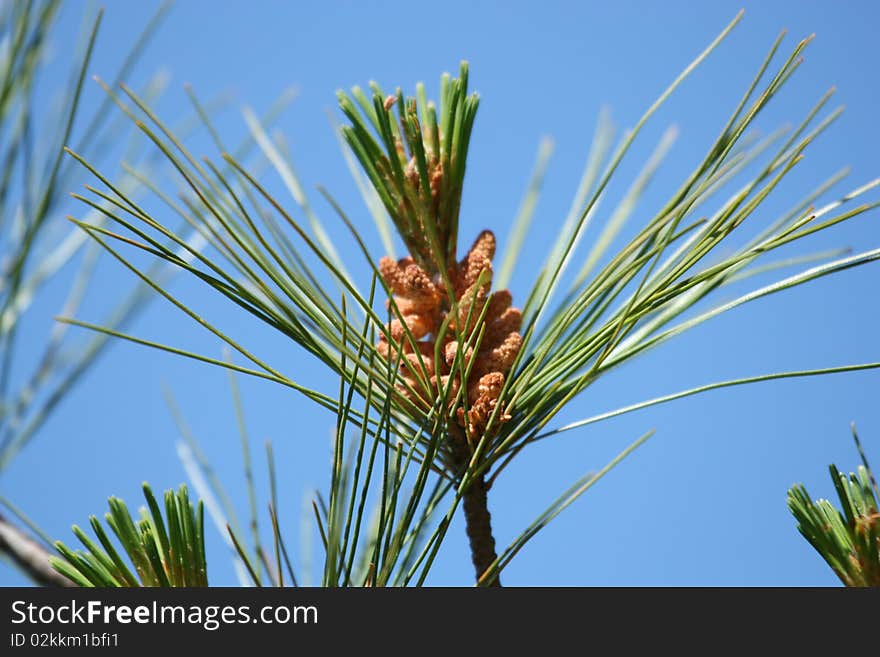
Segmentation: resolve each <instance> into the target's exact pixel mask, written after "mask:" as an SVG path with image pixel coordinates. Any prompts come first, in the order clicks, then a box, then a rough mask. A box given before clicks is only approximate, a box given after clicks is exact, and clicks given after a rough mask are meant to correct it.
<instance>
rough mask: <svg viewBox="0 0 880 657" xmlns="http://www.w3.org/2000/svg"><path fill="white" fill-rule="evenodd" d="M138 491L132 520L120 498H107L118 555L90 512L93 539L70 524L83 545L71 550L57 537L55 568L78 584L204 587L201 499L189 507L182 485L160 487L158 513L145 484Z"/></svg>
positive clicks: (109, 522)
mask: <svg viewBox="0 0 880 657" xmlns="http://www.w3.org/2000/svg"><path fill="white" fill-rule="evenodd" d="M143 492H144V498H145V499H146V502H147V506H146V507H144V508H141V512H140V519H139V520H137V521H136V520H134V519H133V518H132V516H131V514H130V513H129V510H128V507H127V506H126V505H125V502H123V501H122V500H120V499H119V498H116V497H111V498H110V499H109V500H108V503H109V506H110V512H109V513H107V514H105V516H104V519H105V522H106V523H107V525H108V526H109V527H110V531H111V532H112V535H113V536H115V537H116V540H117V542H118V544H119V545H120V546H121V547H122V553H121V554H120V552H119V551H118V550H117V549H116V547H115V546H114V544H113V541H112V540H111V536H110V534H108V532H107V531H106V530H105V529H104V527H103V526H102V524H101V522H100V521H99V520H98V518H97V517H95V516H91V517H90V518H89V524H90V526H91V528H92V531H93V532H94V534H95V536H96V537H97V540H98V542H97V543H96V542H95V541H94V540H93V539H91V538H89V536H88V535H87V534H86V533H85V532H84V531H83V530H82V529H80V528H79V527H77V526H76V525H74V527H73V533H74V535H75V536H76V537H77V538H78V539H79V541H80V543H82V544H83V546H84V547H85V548H86V549H85V551H83V550H74V549H71V548H69V547H67V545H65V544H64V543H63V542H61V541H57V542H56V543H55V547H56V549H57V550H58V552H59V553H60V554H61V557H62V558H57V557H53V558H52V565H53V566H54V567H55V569H56V570H57V571H58V572H60V573H61V574H63V575H65V576H66V577H68V578H70V579H71V580H73V581H74V582H76V583H77V584H79V585H80V586H101V587H120V586H125V587H127V586H163V587H168V586H175V587H176V586H207V585H208V574H207V565H206V561H205V535H204V515H205V513H204V505H203V504H202V502H201V501H199V502H198V504H197V505H196V506H195V507H194V506H193V504H192V502H190V499H189V494H188V493H187V490H186V486H181V487H180V488H179V489H178V490H177V491H176V492H175V491H172V490H168V491H165V496H164V516H163V513H162V509H161V508H160V507H159V503H158V502H157V500H156V498H155V496H154V495H153V491H152V490H151V489H150V486H149V485H148V484H146V483H145V484H144V485H143ZM123 555H124V556H125V557H127V558H128V562H126V561H125V559H124V558H123Z"/></svg>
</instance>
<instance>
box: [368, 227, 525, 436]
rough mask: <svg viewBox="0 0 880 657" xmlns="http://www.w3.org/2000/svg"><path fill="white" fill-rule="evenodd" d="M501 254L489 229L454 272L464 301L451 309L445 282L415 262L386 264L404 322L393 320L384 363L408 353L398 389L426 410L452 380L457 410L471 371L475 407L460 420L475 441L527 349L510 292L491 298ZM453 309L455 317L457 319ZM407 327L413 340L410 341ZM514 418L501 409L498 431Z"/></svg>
mask: <svg viewBox="0 0 880 657" xmlns="http://www.w3.org/2000/svg"><path fill="white" fill-rule="evenodd" d="M494 255H495V236H494V235H493V234H492V233H491V232H490V231H488V230H486V231H483V232H482V233H480V235H479V237H477V239H476V241H475V242H474V244H473V246H472V247H471V248H470V250H469V251H468V253H467V255H466V256H465V257H464V258H463V259H462V260H461V262H459V263H457V264H456V265H455V266H454V267H453V268H452V269H451V271H449V272H448V279H449V283H450V284H451V285H452V288H453V289H452V295H454V298H455V299H456V301H457V303H456V304H455V306H452V305H451V304H450V294H449V292H448V291H447V290H446V285H445V284H444V282H443V281H442V280H440V277H439V276H437V277H432V276H430V275H429V274H428V273H427V272H426V271H425V270H424V269H422V268H421V267H420V266H419V265H417V264H416V263H415V261H414V260H413V259H412V258H409V257H407V258H403V259H402V260H398V261H395V260H394V259H392V258H388V257H385V258H382V260H380V261H379V272H380V274H381V275H382V278H383V279H384V280H385V283H386V284H387V285H388V288H389V289H390V290H391V292H392V294H393V297H394V303H395V304H396V306H397V308H398V310H399V313H400V317H401V318H402V320H403V321H402V322H401V320H400V319H394V320H392V321H391V323H390V325H389V326H388V333H389V334H390V342H389V340H388V339H387V338H386V336H383V337H382V339H381V340H380V341H379V344H378V345H377V350H378V351H379V353H380V354H381V355H382V356H383V357H384V358H391V359H396V358H397V357H398V355H399V354H400V353H402V359H401V361H400V363H401V364H400V376H401V379H402V382H401V384H400V385H399V386H398V390H399V391H400V393H401V394H402V395H403V396H404V397H406V398H407V399H409V400H410V401H411V402H413V403H414V404H415V405H416V406H417V407H419V408H421V409H424V410H427V409H429V408H431V407H432V406H434V403H435V401H436V400H437V399H438V397H439V396H440V395H441V392H440V391H441V390H443V391H445V390H446V389H447V387H448V386H449V385H450V379H451V386H452V387H451V389H450V391H449V394H448V396H447V397H446V399H447V400H448V402H447V403H448V405H449V406H450V407H452V406H453V404H455V400H456V399H457V398H459V394H458V393H459V391H460V389H461V387H462V377H461V372H462V369H463V368H464V370H465V371H466V372H467V390H466V393H467V410H465V406H464V404H463V403H462V400H460V399H459V403H458V404H455V413H454V415H455V420H456V422H457V423H458V425H460V426H461V427H462V428H465V429H466V430H467V436H468V438H470V439H471V440H474V439H479V438H480V437H482V436H483V434H484V433H485V431H486V428H487V423H488V422H489V419H490V417H491V416H492V414H493V412H494V411H495V407H496V405H497V404H498V397H499V395H500V393H501V389H502V386H503V385H504V380H505V377H506V376H507V375H508V374H509V372H510V368H511V366H512V365H513V362H514V360H515V359H516V356H517V354H518V353H519V349H520V347H521V345H522V336H521V335H520V333H519V329H520V326H521V324H522V312H521V311H520V310H519V309H518V308H513V307H512V306H511V301H512V297H511V294H510V292H509V291H508V290H497V291H496V292H494V293H491V294H490V290H491V287H492V258H493V257H494ZM484 272H485V273H484ZM481 274H482V275H481ZM487 304H488V307H486V306H487ZM453 307H454V308H455V311H453V310H452V308H453ZM484 310H485V314H483V312H484ZM453 312H454V316H449V315H450V314H451V313H453ZM481 316H482V322H481V321H480V320H481ZM444 323H445V324H446V325H445V327H444ZM404 324H405V325H406V328H404ZM482 324H485V330H484V333H483V336H482V339H481V340H480V341H479V345H478V346H479V348H478V349H477V350H476V353H474V351H475V350H474V348H473V346H474V345H475V344H477V336H478V335H479V329H481V326H482ZM441 327H443V330H442V331H441ZM406 329H409V332H410V333H411V334H412V338H413V340H410V338H409V337H408V336H407V334H406ZM459 335H461V336H462V338H463V340H462V344H463V345H464V346H466V347H467V352H466V353H463V354H462V355H461V356H458V354H459V350H460V349H462V348H463V347H462V345H460V344H459V341H458V336H459ZM413 341H415V347H414V346H413ZM438 342H439V344H438ZM438 347H439V349H438ZM416 350H418V353H416ZM436 354H439V359H438V358H436ZM457 356H458V362H456V357H457ZM462 366H463V367H462ZM453 370H454V371H453ZM447 410H450V411H451V410H452V408H448V409H447ZM509 418H510V416H509V415H508V414H507V413H506V412H505V409H504V408H501V409H499V411H498V414H497V415H496V419H495V422H494V425H493V426H495V427H497V426H499V425H500V424H501V423H503V422H506V421H507V420H508V419H509Z"/></svg>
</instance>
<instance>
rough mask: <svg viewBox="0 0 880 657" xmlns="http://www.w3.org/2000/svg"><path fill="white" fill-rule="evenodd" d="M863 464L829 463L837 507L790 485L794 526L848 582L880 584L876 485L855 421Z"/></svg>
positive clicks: (879, 517)
mask: <svg viewBox="0 0 880 657" xmlns="http://www.w3.org/2000/svg"><path fill="white" fill-rule="evenodd" d="M853 437H854V438H855V440H856V445H857V447H858V449H859V453H860V454H861V456H862V465H860V466H859V467H858V470H857V471H856V472H850V473H849V475H848V476H847V475H846V474H844V473H842V472H840V470H838V469H837V467H836V466H835V465H834V464H832V465H830V466H828V469H829V472H830V474H831V481H832V483H833V484H834V489H835V491H836V492H837V497H838V500H839V501H840V508H839V509H837V508H835V507H834V505H833V504H832V503H831V502H829V501H828V500H825V499H819V500H816V501H813V499H812V498H811V497H810V495H809V493H807V489H806V488H805V487H804V485H803V484H797V485H795V486H793V487H792V488H791V489H789V491H788V508H789V510H790V511H791V513H792V515H794V517H795V519H796V520H797V522H798V531H799V532H800V533H801V535H802V536H803V537H804V538H805V539H807V541H808V542H809V543H810V545H812V546H813V548H814V549H815V550H816V552H818V553H819V555H820V556H821V557H822V558H823V559H824V560H825V561H826V562H827V563H828V565H829V566H830V567H831V569H832V570H833V571H834V574H835V575H837V576H838V577H839V578H840V581H842V582H843V583H844V584H845V585H846V586H880V490H878V488H877V480H876V479H875V478H874V473H873V472H872V471H871V467H870V466H869V465H868V461H867V459H866V458H865V455H864V452H863V451H862V449H861V445H860V444H859V440H858V434H856V430H855V427H853Z"/></svg>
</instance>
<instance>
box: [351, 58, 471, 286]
mask: <svg viewBox="0 0 880 657" xmlns="http://www.w3.org/2000/svg"><path fill="white" fill-rule="evenodd" d="M440 85H441V86H440V89H441V91H440V98H441V100H440V116H439V121H438V116H437V107H436V105H435V104H434V102H433V101H427V100H426V98H425V89H424V86H423V85H422V84H419V85H417V87H416V95H415V96H404V94H403V92H402V91H401V90H400V89H398V90H397V92H396V93H395V94H394V95H391V96H385V95H384V94H383V93H382V90H381V89H380V88H379V86H378V85H377V84H376V83H375V82H372V83H370V89H371V91H372V93H373V95H372V98H371V99H368V98H367V96H366V94H365V93H364V92H363V90H362V89H360V88H359V87H354V88H353V89H352V90H351V96H348V95H346V94H345V93H344V92H342V91H340V92H339V93H338V98H339V107H340V108H341V110H342V112H343V114H345V116H346V117H347V118H348V120H349V121H350V122H351V125H349V126H344V127H343V128H342V129H341V131H342V135H343V137H344V138H345V141H346V142H347V143H348V145H349V147H350V148H351V150H352V152H353V153H354V154H355V156H356V157H357V159H358V161H359V162H360V164H361V166H362V167H363V169H364V172H365V173H366V175H367V177H368V178H369V180H370V182H371V183H372V184H373V187H374V189H375V190H376V192H377V193H378V195H379V198H380V199H381V200H382V203H383V204H384V206H385V209H386V210H387V212H388V214H389V216H390V217H391V219H392V221H393V222H394V225H395V227H396V228H397V231H398V233H399V234H400V236H401V237H402V239H403V241H404V243H405V244H406V246H407V248H408V250H409V253H410V255H412V257H413V258H415V260H416V262H417V263H418V264H419V265H420V266H421V267H422V268H423V269H424V270H425V271H427V272H429V273H431V274H437V273H438V272H445V271H446V270H447V268H448V266H449V265H450V263H452V262H454V260H455V258H456V250H457V243H458V216H459V212H460V210H461V194H462V189H463V186H464V175H465V164H466V162H467V151H468V145H469V142H470V134H471V130H472V128H473V124H474V119H475V117H476V113H477V107H478V105H479V96H478V95H477V94H475V93H474V94H470V95H468V89H467V86H468V65H467V62H462V64H461V69H460V73H459V77H458V78H450V76H449V75H448V74H446V75H444V76H443V78H442V79H441V81H440ZM395 106H396V107H397V116H396V117H395V116H394V112H393V108H394V107H395Z"/></svg>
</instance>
